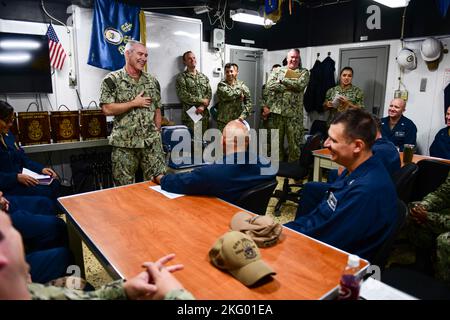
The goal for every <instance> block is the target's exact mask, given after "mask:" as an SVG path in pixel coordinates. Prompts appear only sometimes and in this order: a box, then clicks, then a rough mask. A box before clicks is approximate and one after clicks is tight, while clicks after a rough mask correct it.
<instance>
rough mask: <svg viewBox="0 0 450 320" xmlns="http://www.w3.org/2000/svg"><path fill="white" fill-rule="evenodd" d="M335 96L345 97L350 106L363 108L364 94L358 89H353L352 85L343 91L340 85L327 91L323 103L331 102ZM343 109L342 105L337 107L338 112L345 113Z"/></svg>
mask: <svg viewBox="0 0 450 320" xmlns="http://www.w3.org/2000/svg"><path fill="white" fill-rule="evenodd" d="M336 94H340V95H341V96H345V97H346V98H347V99H348V100H349V101H350V102H351V103H352V104H355V105H358V106H360V107H361V108H364V93H363V92H362V90H361V89H360V88H358V87H355V86H354V85H350V87H348V88H346V89H344V88H342V87H341V86H340V85H337V86H335V87H333V88H330V89H328V91H327V94H326V96H325V102H326V101H333V99H334V96H335V95H336ZM345 109H346V108H345V107H344V106H342V105H339V106H338V107H337V111H338V112H343V111H345Z"/></svg>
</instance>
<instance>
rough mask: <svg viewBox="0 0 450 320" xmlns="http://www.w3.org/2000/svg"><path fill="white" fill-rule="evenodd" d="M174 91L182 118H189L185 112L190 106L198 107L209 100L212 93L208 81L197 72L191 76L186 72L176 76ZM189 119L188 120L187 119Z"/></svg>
mask: <svg viewBox="0 0 450 320" xmlns="http://www.w3.org/2000/svg"><path fill="white" fill-rule="evenodd" d="M176 90H177V95H178V98H179V99H180V101H181V103H182V105H183V112H182V118H183V119H184V118H189V116H188V115H187V114H186V111H187V110H188V109H190V108H192V106H196V107H198V106H200V105H201V104H202V100H203V99H208V100H211V97H212V91H211V86H210V85H209V79H208V77H207V76H205V75H204V74H203V73H201V72H199V71H198V70H197V74H196V75H193V74H192V73H189V71H188V70H185V71H184V72H181V73H180V74H178V76H177V81H176ZM189 119H190V118H189Z"/></svg>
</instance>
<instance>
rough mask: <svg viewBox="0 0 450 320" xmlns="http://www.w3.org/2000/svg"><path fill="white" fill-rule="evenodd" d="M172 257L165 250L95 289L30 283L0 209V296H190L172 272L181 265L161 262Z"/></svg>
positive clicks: (15, 239) (18, 243) (20, 245)
mask: <svg viewBox="0 0 450 320" xmlns="http://www.w3.org/2000/svg"><path fill="white" fill-rule="evenodd" d="M174 257H175V255H174V254H169V255H166V256H164V257H162V258H161V259H159V260H158V261H156V262H146V263H144V264H143V265H142V266H143V267H145V268H146V270H145V271H142V272H141V273H139V274H138V275H137V276H135V277H134V278H131V279H128V280H127V281H124V280H118V281H114V282H111V283H110V284H107V285H105V286H103V287H101V288H100V289H98V290H96V291H90V292H84V291H81V290H75V289H71V288H70V287H69V286H67V285H66V287H55V286H50V285H47V286H46V285H42V284H37V283H30V281H29V280H30V279H29V266H28V264H27V263H26V261H25V256H24V248H23V243H22V238H21V237H20V234H19V233H18V232H17V230H16V229H14V227H13V226H12V223H11V219H10V218H9V216H8V215H7V214H6V213H5V212H4V211H3V210H0V300H29V299H34V300H87V299H106V300H115V299H133V300H134V299H187V300H190V299H194V297H193V296H192V294H190V293H189V292H188V291H187V290H185V289H184V288H183V285H182V284H181V283H180V282H179V281H178V280H177V279H176V278H175V277H174V276H173V275H172V272H175V271H178V270H182V269H183V265H180V264H176V265H170V266H169V265H168V266H166V265H165V264H166V263H167V262H169V261H171V260H172V259H173V258H174ZM66 283H67V282H66Z"/></svg>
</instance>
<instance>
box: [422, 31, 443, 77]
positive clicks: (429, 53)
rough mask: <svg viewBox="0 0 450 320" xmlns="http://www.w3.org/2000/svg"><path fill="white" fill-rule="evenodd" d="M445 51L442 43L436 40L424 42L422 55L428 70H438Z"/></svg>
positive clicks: (430, 39) (429, 39) (431, 39)
mask: <svg viewBox="0 0 450 320" xmlns="http://www.w3.org/2000/svg"><path fill="white" fill-rule="evenodd" d="M443 51H444V46H443V45H442V42H441V41H439V40H437V39H435V38H427V39H425V40H424V41H423V42H422V45H421V46H420V55H421V56H422V59H423V61H425V63H426V64H427V67H428V70H430V71H434V70H436V69H437V68H438V66H439V62H440V60H441V58H442V53H443Z"/></svg>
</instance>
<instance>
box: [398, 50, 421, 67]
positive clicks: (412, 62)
mask: <svg viewBox="0 0 450 320" xmlns="http://www.w3.org/2000/svg"><path fill="white" fill-rule="evenodd" d="M397 63H398V64H399V65H400V67H402V68H403V69H406V70H414V69H415V68H416V67H417V58H416V55H415V54H414V51H412V50H410V49H408V48H403V49H402V50H400V52H399V53H398V55H397Z"/></svg>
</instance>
